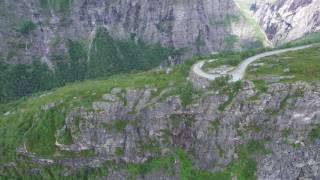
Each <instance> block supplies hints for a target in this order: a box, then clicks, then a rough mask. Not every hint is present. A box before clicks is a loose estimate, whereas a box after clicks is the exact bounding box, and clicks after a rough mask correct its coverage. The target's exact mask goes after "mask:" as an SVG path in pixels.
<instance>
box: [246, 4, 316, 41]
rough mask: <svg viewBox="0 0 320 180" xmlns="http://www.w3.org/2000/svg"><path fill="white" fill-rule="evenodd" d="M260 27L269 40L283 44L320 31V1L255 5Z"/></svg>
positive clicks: (253, 8)
mask: <svg viewBox="0 0 320 180" xmlns="http://www.w3.org/2000/svg"><path fill="white" fill-rule="evenodd" d="M251 10H252V11H254V13H255V16H256V17H257V19H258V21H259V23H260V25H261V26H262V28H263V29H264V30H265V32H266V34H267V36H268V38H269V39H270V40H271V41H272V42H273V43H275V44H281V43H284V42H288V41H291V40H295V39H297V38H300V37H302V36H304V35H306V34H308V33H312V32H317V31H319V30H320V1H318V0H277V1H275V2H269V3H265V2H260V3H257V4H253V6H252V8H251Z"/></svg>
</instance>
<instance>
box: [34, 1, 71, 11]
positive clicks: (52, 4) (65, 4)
mask: <svg viewBox="0 0 320 180" xmlns="http://www.w3.org/2000/svg"><path fill="white" fill-rule="evenodd" d="M39 1H40V5H41V6H42V7H43V8H47V9H52V10H55V11H57V12H66V11H68V10H69V9H70V7H71V5H72V3H73V0H39Z"/></svg>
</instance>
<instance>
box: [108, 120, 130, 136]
mask: <svg viewBox="0 0 320 180" xmlns="http://www.w3.org/2000/svg"><path fill="white" fill-rule="evenodd" d="M129 123H130V122H129V121H125V120H116V121H113V122H112V123H108V124H105V125H104V127H105V128H106V129H107V130H108V131H110V132H111V131H115V132H118V133H122V132H123V131H124V130H125V129H126V127H127V125H128V124H129Z"/></svg>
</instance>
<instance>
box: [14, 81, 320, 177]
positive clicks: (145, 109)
mask: <svg viewBox="0 0 320 180" xmlns="http://www.w3.org/2000/svg"><path fill="white" fill-rule="evenodd" d="M156 91H157V89H155V88H150V87H146V88H145V89H121V88H114V89H113V90H112V91H111V92H110V94H106V95H104V96H103V97H102V99H101V101H97V102H94V103H93V104H92V109H90V108H89V109H87V108H76V109H74V110H73V111H71V112H70V113H69V115H68V116H67V118H66V120H65V122H66V123H65V126H64V128H63V129H62V130H64V129H68V130H70V132H71V135H72V140H73V141H72V143H71V144H69V145H63V144H60V143H59V142H56V146H58V147H59V148H60V149H62V150H65V151H71V152H79V151H83V150H89V149H90V150H92V151H94V154H95V156H96V157H98V158H89V159H87V160H86V159H82V160H77V159H75V160H65V161H61V160H58V161H56V160H50V159H48V160H43V159H42V160H41V158H40V160H39V159H37V158H35V160H36V161H37V160H38V161H40V162H43V161H45V162H50V163H52V162H54V163H58V164H64V165H67V166H71V167H81V166H90V167H99V166H100V165H101V164H102V163H103V162H104V161H110V160H113V161H122V162H126V163H134V164H141V163H144V162H146V161H147V160H149V159H150V158H153V157H157V156H166V155H169V154H170V153H171V152H172V151H174V149H175V148H182V149H184V150H185V151H186V152H188V153H190V154H191V157H192V158H191V159H192V160H193V162H194V164H195V166H196V167H197V168H200V169H203V170H209V171H218V170H221V169H223V168H224V167H226V166H227V165H228V164H229V163H230V162H232V161H233V160H235V159H237V158H238V155H237V148H238V147H239V146H240V145H241V144H246V143H248V142H249V141H251V140H258V141H265V142H266V147H267V149H269V151H270V153H268V154H266V155H262V156H259V157H256V158H258V159H259V161H258V171H257V178H258V179H283V178H284V177H285V179H297V178H302V177H305V178H311V179H314V178H316V177H319V173H320V169H319V168H317V167H318V165H317V164H319V163H320V161H319V160H320V159H319V152H318V148H317V146H318V145H317V143H316V144H313V143H312V142H310V139H309V133H310V131H311V130H312V129H313V128H314V125H316V124H318V123H319V117H320V112H319V109H320V101H319V99H320V98H319V96H320V92H319V84H315V85H308V84H304V83H295V84H293V85H286V84H281V83H273V84H271V85H270V86H269V88H268V90H267V92H265V93H262V94H261V92H259V91H257V90H256V89H255V87H254V84H253V83H252V82H250V81H245V82H244V84H243V86H242V88H241V91H239V92H238V93H237V95H236V96H235V97H234V98H233V99H231V101H230V97H228V95H223V94H217V93H214V92H215V91H214V90H209V91H206V93H204V94H202V95H201V96H199V97H197V98H196V99H195V100H194V102H193V103H192V104H190V105H187V106H184V105H183V104H182V101H181V99H180V98H179V97H178V96H170V97H167V98H166V99H165V100H160V99H161V98H160V97H159V96H153V94H154V92H156ZM226 103H227V104H226ZM222 106H224V107H225V109H222V108H221V107H222ZM59 131H61V130H58V131H57V133H59ZM20 152H25V151H20ZM22 154H24V155H27V156H28V153H22ZM291 154H294V156H293V155H291ZM32 157H33V158H34V155H33V156H32ZM50 163H49V164H50ZM124 172H125V171H124ZM292 172H294V173H292ZM113 173H116V172H113ZM120 174H122V175H123V173H120ZM118 175H119V174H117V173H116V174H113V175H112V174H111V175H110V176H118ZM124 177H125V175H124ZM176 178H177V177H168V179H176ZM145 179H148V176H146V177H145ZM156 179H157V178H156Z"/></svg>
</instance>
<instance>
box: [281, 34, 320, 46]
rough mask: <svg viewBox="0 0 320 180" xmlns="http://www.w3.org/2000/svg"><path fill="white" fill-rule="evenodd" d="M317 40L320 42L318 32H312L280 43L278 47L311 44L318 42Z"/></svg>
mask: <svg viewBox="0 0 320 180" xmlns="http://www.w3.org/2000/svg"><path fill="white" fill-rule="evenodd" d="M319 42H320V32H313V33H310V34H307V35H305V36H304V37H301V38H298V39H296V40H293V41H291V42H288V43H285V44H282V45H280V47H282V48H285V47H293V46H301V45H305V44H313V43H319Z"/></svg>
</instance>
